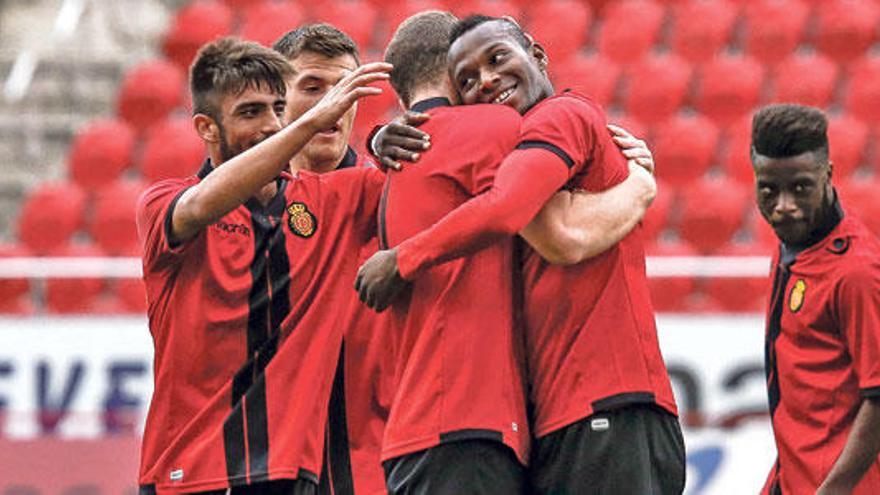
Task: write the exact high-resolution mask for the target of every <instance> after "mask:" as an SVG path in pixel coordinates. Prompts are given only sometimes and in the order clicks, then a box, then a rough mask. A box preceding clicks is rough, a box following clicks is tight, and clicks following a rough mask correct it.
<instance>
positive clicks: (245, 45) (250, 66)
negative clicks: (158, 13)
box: [189, 37, 293, 122]
mask: <svg viewBox="0 0 880 495" xmlns="http://www.w3.org/2000/svg"><path fill="white" fill-rule="evenodd" d="M292 74H293V69H291V67H290V63H288V62H287V60H286V59H285V58H284V57H282V56H281V55H280V54H278V52H275V51H272V50H270V49H268V48H266V47H264V46H262V45H260V44H259V43H255V42H253V41H244V40H241V39H239V38H232V37H228V38H221V39H219V40H216V41H213V42H211V43H208V44H206V45H204V46H202V48H201V49H199V52H198V54H197V55H196V58H195V60H194V61H193V63H192V66H190V70H189V87H190V92H191V94H192V100H193V114H198V113H201V114H205V115H208V116H209V117H211V118H213V119H214V120H217V121H218V122H219V120H220V112H219V107H218V105H219V103H220V99H221V98H222V97H223V96H225V95H231V94H240V93H241V92H242V91H244V90H245V89H247V88H249V87H250V88H256V87H265V88H268V89H269V90H270V91H272V92H273V93H276V94H278V95H280V96H282V97H283V96H285V94H286V93H287V82H286V81H287V78H289V77H290V76H291V75H292Z"/></svg>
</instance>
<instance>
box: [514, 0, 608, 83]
mask: <svg viewBox="0 0 880 495" xmlns="http://www.w3.org/2000/svg"><path fill="white" fill-rule="evenodd" d="M528 19H529V21H528V23H527V30H528V32H529V33H530V34H531V35H532V36H534V37H535V40H537V41H538V42H539V43H540V44H541V45H542V46H543V47H544V49H545V50H547V55H548V56H549V58H550V67H553V64H554V63H556V62H557V61H560V62H561V61H562V60H566V59H568V58H569V57H571V56H572V55H574V54H575V53H577V52H578V51H580V49H581V47H582V46H583V45H584V44H585V43H586V41H587V33H588V32H589V30H590V23H591V22H592V21H593V16H592V14H591V13H590V9H589V8H588V7H587V6H586V5H584V3H583V2H578V1H577V0H542V1H540V2H535V3H534V4H532V6H531V7H530V9H529V15H528Z"/></svg>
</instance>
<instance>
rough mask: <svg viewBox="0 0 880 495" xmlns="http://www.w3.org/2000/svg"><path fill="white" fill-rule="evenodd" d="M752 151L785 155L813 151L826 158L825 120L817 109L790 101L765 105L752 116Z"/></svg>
mask: <svg viewBox="0 0 880 495" xmlns="http://www.w3.org/2000/svg"><path fill="white" fill-rule="evenodd" d="M751 149H752V154H755V153H757V154H759V155H763V156H766V157H768V158H789V157H793V156H797V155H800V154H803V153H806V152H810V151H812V152H815V153H816V154H817V157H818V158H819V159H820V160H821V161H824V162H827V161H828V119H827V118H826V117H825V114H824V113H822V111H821V110H819V109H818V108H813V107H808V106H804V105H794V104H777V105H768V106H766V107H763V108H761V109H760V110H758V112H757V113H756V114H755V116H754V118H753V119H752V148H751Z"/></svg>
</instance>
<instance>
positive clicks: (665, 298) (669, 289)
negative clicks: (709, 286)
mask: <svg viewBox="0 0 880 495" xmlns="http://www.w3.org/2000/svg"><path fill="white" fill-rule="evenodd" d="M646 252H647V254H648V256H657V257H660V256H696V255H697V252H696V251H695V250H694V248H692V247H691V246H690V245H688V244H687V243H686V242H683V241H680V240H675V241H670V240H662V241H659V242H657V243H655V244H650V243H648V244H647V247H646ZM695 288H696V281H695V280H694V278H693V277H687V276H685V277H650V278H648V289H649V290H650V291H651V303H652V305H653V306H654V310H655V311H658V312H661V313H680V312H683V311H687V310H688V309H689V307H690V306H691V305H692V301H691V299H692V293H693V292H694V289H695Z"/></svg>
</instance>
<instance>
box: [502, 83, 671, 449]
mask: <svg viewBox="0 0 880 495" xmlns="http://www.w3.org/2000/svg"><path fill="white" fill-rule="evenodd" d="M517 148H518V149H532V148H538V149H544V150H547V152H549V153H553V154H555V155H556V156H557V157H558V158H559V166H560V167H567V168H568V169H569V175H570V177H571V179H570V181H569V184H568V185H569V186H570V187H571V188H574V189H584V190H587V191H602V190H605V189H608V188H610V187H612V186H614V185H616V184H618V183H620V182H622V181H623V180H624V179H626V177H627V175H628V168H627V165H626V159H625V158H624V157H623V155H622V154H621V153H620V151H619V149H618V148H617V146H616V145H615V144H614V142H613V141H612V140H611V137H610V135H609V133H608V131H607V129H606V121H605V115H604V112H603V111H602V109H601V107H600V106H599V105H598V104H596V103H594V102H593V101H592V100H590V99H589V98H587V97H585V96H582V95H580V94H578V93H576V92H572V91H569V92H565V93H561V94H559V95H556V96H553V97H551V98H548V99H546V100H543V101H542V102H540V103H538V105H536V106H535V107H533V108H532V109H531V110H530V111H529V112H528V113H526V115H525V116H524V117H523V124H522V133H521V142H520V144H519V145H517ZM523 272H524V277H525V284H524V286H525V305H526V306H525V317H526V328H527V339H526V342H527V349H528V354H527V355H528V369H529V373H530V385H531V393H532V401H533V402H534V406H535V416H534V429H535V435H536V436H538V437H541V436H543V435H546V434H547V433H550V432H552V431H554V430H557V429H559V428H562V427H564V426H566V425H569V424H571V423H573V422H575V421H578V420H580V419H582V418H585V417H587V416H590V415H591V414H593V413H594V412H597V411H601V410H607V409H611V408H614V407H619V406H621V405H624V404H629V403H637V402H640V403H656V404H658V405H660V406H661V407H663V408H664V409H666V410H668V411H669V412H671V413H673V414H676V413H677V411H676V407H675V399H674V397H673V394H672V387H671V386H670V383H669V376H668V374H667V372H666V365H665V364H664V362H663V357H662V356H661V354H660V347H659V344H658V342H657V330H656V326H655V322H654V310H653V308H652V306H651V299H650V295H649V293H648V285H647V278H646V274H645V250H644V246H643V242H642V235H641V227H640V226H639V227H637V228H636V229H635V230H633V232H631V233H630V234H629V235H628V236H627V237H625V238H624V239H623V240H621V241H620V242H619V243H617V244H616V245H615V246H614V247H612V248H611V249H609V250H608V251H606V252H604V253H602V254H601V255H599V256H596V257H594V258H591V259H588V260H586V261H584V262H582V263H578V264H576V265H571V266H558V265H551V264H549V263H547V262H545V261H544V260H543V259H542V258H541V257H540V256H539V255H538V254H537V253H535V252H534V251H532V250H527V254H526V257H525V262H524V268H523Z"/></svg>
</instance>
